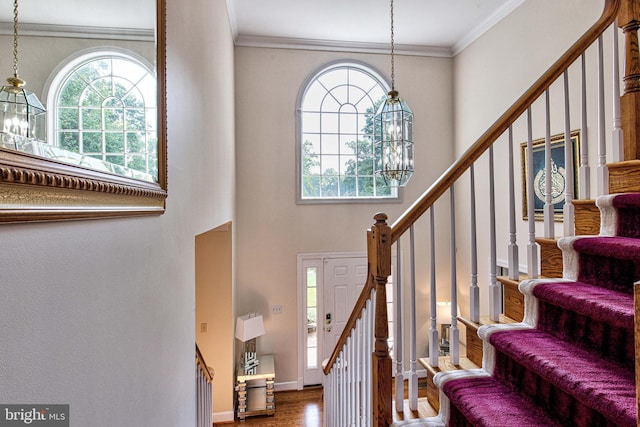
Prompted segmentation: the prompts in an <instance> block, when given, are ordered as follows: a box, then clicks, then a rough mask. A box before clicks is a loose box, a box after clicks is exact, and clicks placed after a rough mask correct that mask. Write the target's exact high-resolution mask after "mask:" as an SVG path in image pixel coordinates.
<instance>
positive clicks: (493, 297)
mask: <svg viewBox="0 0 640 427" xmlns="http://www.w3.org/2000/svg"><path fill="white" fill-rule="evenodd" d="M489 242H490V249H491V252H490V260H489V319H490V320H491V321H492V322H497V321H498V320H500V313H501V312H502V292H501V290H502V287H501V286H500V285H498V281H497V277H496V276H497V275H496V267H497V265H498V257H497V255H496V179H495V162H494V160H493V145H492V146H491V147H489Z"/></svg>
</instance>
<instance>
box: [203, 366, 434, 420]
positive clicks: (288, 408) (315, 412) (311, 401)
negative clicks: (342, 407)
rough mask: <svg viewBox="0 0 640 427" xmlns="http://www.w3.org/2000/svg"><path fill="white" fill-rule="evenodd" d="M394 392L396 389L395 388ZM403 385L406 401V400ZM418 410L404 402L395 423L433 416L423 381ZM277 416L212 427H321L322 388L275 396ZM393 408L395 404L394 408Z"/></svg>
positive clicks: (278, 393) (285, 392)
mask: <svg viewBox="0 0 640 427" xmlns="http://www.w3.org/2000/svg"><path fill="white" fill-rule="evenodd" d="M394 388H395V387H394ZM407 395H408V393H407V384H406V382H405V398H406V397H407ZM418 396H419V397H420V399H419V400H420V402H419V409H418V411H416V412H412V411H410V410H409V407H408V403H406V402H405V405H404V406H405V409H404V413H401V414H398V413H396V412H395V410H394V420H402V419H412V418H417V417H428V416H434V415H436V412H435V411H434V410H433V408H431V406H430V405H429V403H428V402H427V400H426V379H424V378H421V379H420V381H419V382H418ZM275 399H276V413H275V415H273V416H262V417H249V418H247V419H246V420H245V421H238V420H236V421H235V422H233V423H214V424H213V425H214V427H215V426H224V427H229V426H264V427H280V426H284V427H293V426H295V427H321V426H322V416H323V413H322V387H310V388H305V389H304V390H301V391H279V392H276V393H275ZM394 408H395V404H394Z"/></svg>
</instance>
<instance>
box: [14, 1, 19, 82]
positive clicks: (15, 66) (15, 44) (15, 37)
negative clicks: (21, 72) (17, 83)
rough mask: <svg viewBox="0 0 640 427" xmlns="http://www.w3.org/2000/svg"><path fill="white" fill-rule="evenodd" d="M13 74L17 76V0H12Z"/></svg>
mask: <svg viewBox="0 0 640 427" xmlns="http://www.w3.org/2000/svg"><path fill="white" fill-rule="evenodd" d="M13 75H14V77H16V78H17V77H18V0H13Z"/></svg>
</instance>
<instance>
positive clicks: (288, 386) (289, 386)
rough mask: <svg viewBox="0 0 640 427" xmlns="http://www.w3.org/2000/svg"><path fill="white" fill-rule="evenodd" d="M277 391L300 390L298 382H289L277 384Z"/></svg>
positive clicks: (275, 386)
mask: <svg viewBox="0 0 640 427" xmlns="http://www.w3.org/2000/svg"><path fill="white" fill-rule="evenodd" d="M274 388H275V391H289V390H298V381H289V382H286V383H275V384H274Z"/></svg>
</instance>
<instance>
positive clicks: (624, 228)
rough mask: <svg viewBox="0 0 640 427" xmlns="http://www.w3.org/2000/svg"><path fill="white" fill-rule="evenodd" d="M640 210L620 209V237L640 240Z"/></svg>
mask: <svg viewBox="0 0 640 427" xmlns="http://www.w3.org/2000/svg"><path fill="white" fill-rule="evenodd" d="M638 218H640V210H638V209H618V233H617V235H618V236H624V237H633V238H635V239H638V238H640V226H639V224H638Z"/></svg>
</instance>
